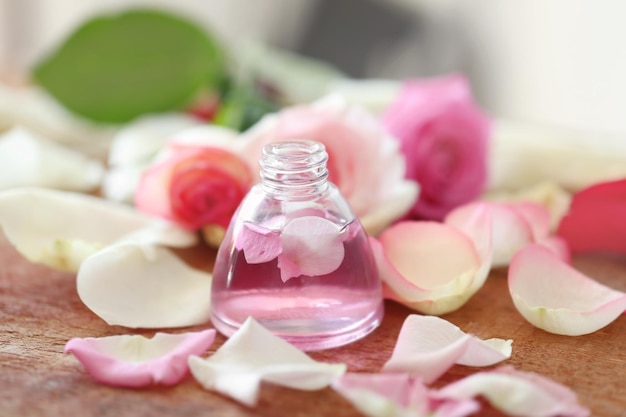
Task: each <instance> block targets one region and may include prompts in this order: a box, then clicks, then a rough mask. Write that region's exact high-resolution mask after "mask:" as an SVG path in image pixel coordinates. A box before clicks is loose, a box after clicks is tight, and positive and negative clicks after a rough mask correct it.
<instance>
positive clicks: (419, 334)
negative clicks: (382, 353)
mask: <svg viewBox="0 0 626 417" xmlns="http://www.w3.org/2000/svg"><path fill="white" fill-rule="evenodd" d="M511 343H513V341H512V340H507V341H505V340H502V339H489V340H481V339H478V338H476V337H474V336H471V335H469V334H466V333H464V332H463V331H461V329H459V328H458V327H457V326H455V325H454V324H452V323H450V322H448V321H446V320H444V319H441V318H439V317H434V316H419V315H416V314H413V315H410V316H408V317H407V318H406V320H405V321H404V324H403V325H402V329H401V330H400V335H399V336H398V341H397V342H396V346H395V348H394V350H393V353H392V355H391V358H390V359H389V360H388V361H387V363H385V365H384V366H383V372H409V373H410V374H411V375H419V376H421V377H422V378H423V379H424V382H426V383H431V382H433V381H435V380H436V379H437V378H439V377H440V376H441V375H443V374H444V373H445V372H446V371H447V370H448V369H449V368H450V367H451V366H452V365H454V364H455V363H458V364H463V365H468V366H489V365H493V364H495V363H498V362H501V361H503V360H505V359H508V358H509V357H510V356H511Z"/></svg>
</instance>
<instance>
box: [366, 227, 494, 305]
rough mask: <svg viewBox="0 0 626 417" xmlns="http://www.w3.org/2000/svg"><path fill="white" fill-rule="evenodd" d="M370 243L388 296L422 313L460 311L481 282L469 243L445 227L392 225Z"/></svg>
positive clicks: (479, 267) (482, 278)
mask: <svg viewBox="0 0 626 417" xmlns="http://www.w3.org/2000/svg"><path fill="white" fill-rule="evenodd" d="M371 245H372V250H373V253H374V257H375V259H376V265H377V267H378V270H379V273H380V276H381V279H382V280H383V282H384V284H385V289H386V296H387V297H389V298H391V299H394V300H396V301H398V302H400V303H402V304H404V305H406V306H408V307H410V308H413V309H415V310H417V311H420V312H422V313H425V314H445V313H448V312H450V311H454V310H456V309H458V308H459V307H461V306H462V305H463V304H464V303H465V302H466V301H467V300H468V299H469V297H470V296H471V294H473V292H472V291H474V290H475V287H476V285H474V284H473V283H474V281H475V280H476V279H479V280H480V281H482V282H484V277H482V275H481V276H480V277H479V276H478V275H477V274H478V273H479V272H480V273H481V274H484V270H483V269H484V268H481V259H480V257H479V255H478V253H477V251H476V248H475V246H474V244H473V242H472V241H471V239H470V238H469V237H468V236H467V235H465V234H464V233H463V232H461V231H460V230H458V229H456V228H454V227H452V226H449V225H446V224H441V223H435V222H415V221H405V222H400V223H396V224H395V225H393V226H391V227H389V228H388V229H386V230H385V231H384V232H383V233H382V234H381V235H380V240H379V241H376V240H375V239H374V238H371ZM480 285H482V283H481V284H480Z"/></svg>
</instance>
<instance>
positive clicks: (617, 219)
mask: <svg viewBox="0 0 626 417" xmlns="http://www.w3.org/2000/svg"><path fill="white" fill-rule="evenodd" d="M558 234H559V235H560V236H562V237H563V238H565V240H567V242H568V243H569V245H570V247H571V249H572V251H573V252H590V251H608V252H617V253H626V239H624V236H626V179H624V180H620V181H612V182H605V183H601V184H597V185H594V186H592V187H589V188H586V189H584V190H582V191H580V192H578V193H577V194H575V195H574V197H573V199H572V204H571V206H570V210H569V213H567V215H566V216H565V217H564V218H563V220H562V221H561V224H560V225H559V229H558Z"/></svg>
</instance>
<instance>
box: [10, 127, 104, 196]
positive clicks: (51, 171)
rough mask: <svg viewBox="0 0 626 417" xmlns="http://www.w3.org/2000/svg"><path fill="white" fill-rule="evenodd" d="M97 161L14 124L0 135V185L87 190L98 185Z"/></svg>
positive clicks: (100, 173) (99, 168)
mask: <svg viewBox="0 0 626 417" xmlns="http://www.w3.org/2000/svg"><path fill="white" fill-rule="evenodd" d="M103 174H104V167H103V165H102V163H101V162H100V161H97V160H94V159H90V158H87V157H85V156H84V155H82V154H80V153H78V152H76V151H74V150H71V149H69V148H64V147H62V146H60V145H58V144H56V143H55V142H52V141H49V140H46V139H44V138H41V137H38V136H37V135H36V134H34V133H32V132H30V131H28V130H26V129H23V128H20V127H15V128H13V129H11V130H9V131H8V132H6V133H3V134H1V135H0V189H7V188H14V187H25V186H33V187H48V188H58V189H64V190H72V191H91V190H93V189H95V188H96V187H98V186H99V185H100V180H101V179H102V175H103Z"/></svg>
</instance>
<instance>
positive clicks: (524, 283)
mask: <svg viewBox="0 0 626 417" xmlns="http://www.w3.org/2000/svg"><path fill="white" fill-rule="evenodd" d="M508 282H509V292H510V293H511V297H512V298H513V303H514V304H515V308H517V311H519V312H520V314H521V315H522V316H524V318H525V319H526V320H528V321H529V322H530V323H531V324H533V325H535V326H537V327H539V328H540V329H543V330H545V331H548V332H550V333H556V334H562V335H567V336H579V335H583V334H588V333H592V332H595V331H596V330H599V329H601V328H602V327H604V326H606V325H608V324H609V323H611V322H612V321H613V320H615V319H616V318H617V317H619V316H620V315H621V314H622V313H623V312H624V311H625V310H626V293H623V292H621V291H616V290H614V289H611V288H609V287H607V286H605V285H602V284H600V283H598V282H596V281H594V280H593V279H591V278H589V277H587V276H585V275H583V274H581V273H580V272H578V271H576V270H575V269H574V268H572V267H571V266H569V265H568V264H567V263H565V262H564V261H563V260H562V259H561V258H560V257H559V255H558V254H557V253H555V252H553V251H552V250H551V249H549V248H546V247H544V246H542V245H539V244H533V245H529V246H527V247H525V248H524V249H522V250H521V251H519V252H518V253H517V254H516V255H515V257H514V258H513V260H512V261H511V266H510V267H509V276H508Z"/></svg>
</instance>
